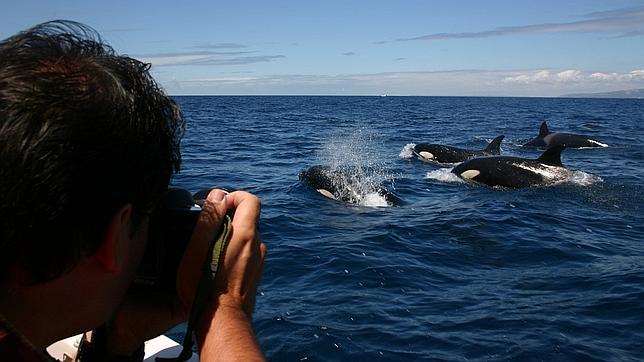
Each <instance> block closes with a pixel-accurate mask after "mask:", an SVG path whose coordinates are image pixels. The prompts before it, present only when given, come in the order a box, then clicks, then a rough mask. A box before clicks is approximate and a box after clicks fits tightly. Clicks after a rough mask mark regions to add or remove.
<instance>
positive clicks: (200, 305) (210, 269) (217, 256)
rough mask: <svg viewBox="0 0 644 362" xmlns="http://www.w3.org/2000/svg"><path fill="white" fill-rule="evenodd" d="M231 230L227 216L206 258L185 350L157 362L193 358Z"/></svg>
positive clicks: (230, 222)
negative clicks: (197, 331)
mask: <svg viewBox="0 0 644 362" xmlns="http://www.w3.org/2000/svg"><path fill="white" fill-rule="evenodd" d="M231 228H232V218H231V217H230V216H229V215H228V214H226V215H225V216H224V220H223V222H222V225H221V232H220V233H219V235H218V236H217V239H216V240H215V241H214V242H213V243H211V244H210V248H209V250H208V255H209V256H210V257H209V258H206V261H205V263H204V266H203V270H202V272H201V277H200V278H199V284H198V285H197V291H196V293H195V299H194V301H193V302H192V308H191V309H190V317H189V318H188V328H187V329H186V335H185V336H184V338H183V343H182V345H183V349H182V350H181V354H179V356H178V357H176V358H161V357H157V358H156V361H157V362H184V361H187V360H188V359H190V357H192V346H193V345H194V339H193V337H194V336H193V334H194V330H195V327H196V325H197V323H198V322H199V319H200V318H201V316H202V314H203V312H204V310H205V309H206V307H207V306H208V305H210V302H211V298H212V296H213V294H214V292H215V291H214V286H215V277H216V276H217V271H218V270H219V265H220V262H221V258H222V256H223V253H224V250H225V249H226V243H227V242H228V237H229V236H230V231H231Z"/></svg>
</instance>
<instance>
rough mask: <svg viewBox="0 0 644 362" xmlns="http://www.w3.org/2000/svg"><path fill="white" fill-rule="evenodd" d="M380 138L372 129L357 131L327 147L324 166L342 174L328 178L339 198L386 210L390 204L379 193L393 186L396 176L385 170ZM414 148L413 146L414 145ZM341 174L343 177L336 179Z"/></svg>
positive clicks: (324, 151)
mask: <svg viewBox="0 0 644 362" xmlns="http://www.w3.org/2000/svg"><path fill="white" fill-rule="evenodd" d="M377 138H378V135H377V134H375V133H374V132H373V131H371V130H365V129H356V130H354V131H353V132H350V133H347V132H346V131H345V132H343V133H342V134H340V135H336V136H334V137H331V138H329V139H328V140H327V141H326V142H325V144H324V150H323V153H322V154H320V155H319V156H320V157H319V158H320V161H321V163H322V164H326V165H329V167H330V168H331V169H332V170H339V171H341V172H340V173H339V174H337V175H335V176H334V172H331V174H330V175H329V177H330V178H332V179H333V182H334V183H335V185H336V186H337V189H338V190H341V191H340V192H341V193H342V194H341V195H336V196H337V198H338V199H348V200H350V203H352V204H356V205H359V206H368V207H387V206H392V205H390V204H389V203H388V202H387V200H386V199H385V197H384V196H383V195H381V194H380V193H379V192H378V190H381V189H383V187H382V186H381V185H388V184H390V185H392V187H393V180H394V175H392V174H391V173H390V172H389V171H388V170H387V169H386V167H385V163H384V159H382V158H381V156H382V155H380V154H379V153H378V150H377V147H376V146H377V145H378V144H379V142H378V139H377ZM412 148H413V146H412ZM338 175H341V176H340V177H337V176H338Z"/></svg>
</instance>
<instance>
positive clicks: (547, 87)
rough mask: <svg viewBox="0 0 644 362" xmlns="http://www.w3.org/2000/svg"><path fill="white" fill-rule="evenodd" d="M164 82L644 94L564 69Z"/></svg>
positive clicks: (638, 73)
mask: <svg viewBox="0 0 644 362" xmlns="http://www.w3.org/2000/svg"><path fill="white" fill-rule="evenodd" d="M161 82H162V84H164V86H165V87H166V90H167V91H168V92H169V93H171V94H249V95H250V94H312V95H315V94H338V95H342V94H356V95H379V94H389V95H440V96H559V95H562V94H567V93H581V92H606V91H615V90H623V89H635V88H644V69H639V70H633V71H630V72H625V73H615V72H584V71H580V70H575V69H565V70H527V71H484V70H456V71H437V72H385V73H373V74H344V75H306V74H282V75H266V76H260V75H256V76H253V75H248V74H245V75H244V76H239V75H238V74H237V75H235V74H227V75H226V74H225V75H222V76H221V77H216V78H202V79H191V80H184V81H176V80H173V81H168V82H163V80H161Z"/></svg>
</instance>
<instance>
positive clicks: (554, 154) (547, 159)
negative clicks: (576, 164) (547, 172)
mask: <svg viewBox="0 0 644 362" xmlns="http://www.w3.org/2000/svg"><path fill="white" fill-rule="evenodd" d="M564 148H566V146H564V145H557V146H552V147H550V148H548V149H547V150H545V151H544V152H543V154H542V155H541V156H540V157H539V158H538V159H537V160H538V161H541V162H543V163H545V164H548V165H551V166H559V167H564V165H563V164H562V163H561V151H563V150H564Z"/></svg>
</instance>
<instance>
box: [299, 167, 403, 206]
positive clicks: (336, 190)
mask: <svg viewBox="0 0 644 362" xmlns="http://www.w3.org/2000/svg"><path fill="white" fill-rule="evenodd" d="M300 180H302V181H304V182H305V183H307V184H308V185H309V186H311V187H312V188H314V189H315V190H321V189H322V190H327V191H328V192H330V193H331V194H333V196H334V197H335V199H336V200H339V201H342V202H348V203H355V202H356V200H354V199H353V198H352V197H351V190H350V188H351V185H355V184H356V183H359V182H361V181H360V179H359V176H357V172H355V169H353V168H348V167H345V168H331V167H329V166H322V165H316V166H312V167H310V168H309V169H307V170H304V171H302V172H301V173H300ZM342 187H344V188H345V189H341V188H342ZM372 192H377V193H379V194H380V195H382V196H383V197H384V198H385V200H387V203H388V204H390V205H394V206H398V205H402V203H403V202H402V200H401V199H400V198H399V197H398V196H396V195H394V194H393V193H391V192H390V191H388V190H387V189H386V188H384V187H381V186H374V187H373V190H372ZM325 196H326V195H325Z"/></svg>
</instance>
